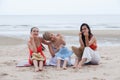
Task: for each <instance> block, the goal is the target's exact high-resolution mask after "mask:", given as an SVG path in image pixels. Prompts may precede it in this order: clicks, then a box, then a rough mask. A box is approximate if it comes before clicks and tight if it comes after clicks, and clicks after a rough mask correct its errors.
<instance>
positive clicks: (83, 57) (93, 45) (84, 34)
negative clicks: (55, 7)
mask: <svg viewBox="0 0 120 80" xmlns="http://www.w3.org/2000/svg"><path fill="white" fill-rule="evenodd" d="M79 42H80V45H81V47H79V48H76V47H75V46H72V50H73V52H74V53H75V55H76V56H77V58H76V61H75V64H74V66H73V68H76V67H78V68H81V67H82V65H83V64H84V63H88V62H90V63H93V64H99V60H100V55H99V53H98V52H97V51H96V49H97V41H96V38H95V37H94V36H93V34H92V33H91V30H90V27H89V25H88V24H86V23H83V24H82V25H81V27H80V33H79Z"/></svg>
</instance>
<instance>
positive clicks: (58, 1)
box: [0, 0, 120, 15]
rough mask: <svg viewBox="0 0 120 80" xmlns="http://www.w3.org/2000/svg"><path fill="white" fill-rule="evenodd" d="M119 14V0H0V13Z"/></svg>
mask: <svg viewBox="0 0 120 80" xmlns="http://www.w3.org/2000/svg"><path fill="white" fill-rule="evenodd" d="M86 14H87V15H98V14H103V15H104V14H108V15H120V0H0V15H86Z"/></svg>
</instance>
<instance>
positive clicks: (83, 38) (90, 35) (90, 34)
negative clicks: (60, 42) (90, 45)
mask: <svg viewBox="0 0 120 80" xmlns="http://www.w3.org/2000/svg"><path fill="white" fill-rule="evenodd" d="M83 26H86V27H87V28H88V30H89V31H88V38H89V40H90V38H91V37H92V36H93V34H92V33H91V29H90V27H89V25H88V24H86V23H83V24H82V25H81V26H80V32H82V27H83ZM82 40H83V43H84V46H86V43H85V36H84V35H83V33H82Z"/></svg>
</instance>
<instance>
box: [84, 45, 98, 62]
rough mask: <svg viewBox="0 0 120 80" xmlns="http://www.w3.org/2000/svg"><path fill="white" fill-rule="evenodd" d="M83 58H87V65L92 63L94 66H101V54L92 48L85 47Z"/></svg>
mask: <svg viewBox="0 0 120 80" xmlns="http://www.w3.org/2000/svg"><path fill="white" fill-rule="evenodd" d="M82 58H87V61H86V62H85V63H88V62H91V63H93V64H99V61H100V55H99V53H98V52H97V51H94V50H92V49H91V48H90V47H85V49H84V52H83V56H82Z"/></svg>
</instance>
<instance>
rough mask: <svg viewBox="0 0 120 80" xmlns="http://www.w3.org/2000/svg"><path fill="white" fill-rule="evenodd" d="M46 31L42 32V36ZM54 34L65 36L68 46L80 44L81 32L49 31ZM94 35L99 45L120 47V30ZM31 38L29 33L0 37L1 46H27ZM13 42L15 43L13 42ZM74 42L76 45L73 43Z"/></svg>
mask: <svg viewBox="0 0 120 80" xmlns="http://www.w3.org/2000/svg"><path fill="white" fill-rule="evenodd" d="M44 32H45V31H40V36H41V35H42V34H43V33H44ZM49 32H53V33H55V34H57V33H60V34H62V35H63V36H65V38H66V40H67V41H68V44H70V45H71V43H72V44H78V43H79V42H78V40H79V37H78V33H79V30H58V31H56V30H55V31H49ZM92 33H93V35H94V36H95V37H96V38H97V40H98V43H99V44H104V43H106V44H104V46H105V45H109V44H110V45H112V44H113V45H114V44H115V45H117V44H118V46H119V45H120V42H119V40H120V37H119V36H120V30H92ZM28 38H29V33H28V34H27V35H25V34H19V35H18V36H17V35H16V34H13V35H2V34H1V35H0V45H16V44H17V45H19V44H26V43H27V40H28ZM12 40H13V41H12ZM73 42H74V43H73Z"/></svg>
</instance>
